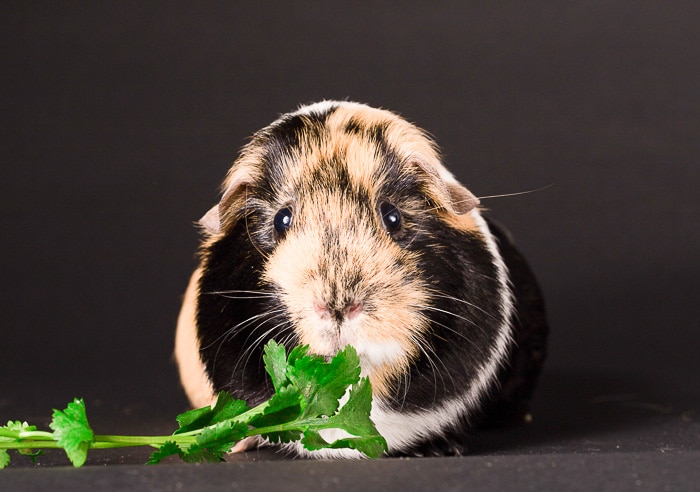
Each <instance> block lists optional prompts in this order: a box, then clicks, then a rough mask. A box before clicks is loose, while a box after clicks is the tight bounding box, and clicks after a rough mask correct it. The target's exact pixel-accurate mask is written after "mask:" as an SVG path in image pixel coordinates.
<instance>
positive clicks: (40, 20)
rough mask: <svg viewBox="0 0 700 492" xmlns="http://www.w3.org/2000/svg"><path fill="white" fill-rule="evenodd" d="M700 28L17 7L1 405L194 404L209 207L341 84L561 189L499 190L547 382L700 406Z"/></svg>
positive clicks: (6, 132)
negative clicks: (201, 240) (631, 383)
mask: <svg viewBox="0 0 700 492" xmlns="http://www.w3.org/2000/svg"><path fill="white" fill-rule="evenodd" d="M699 25H700V9H699V8H698V4H697V2H673V3H669V2H651V1H649V2H646V1H644V2H631V1H630V2H625V1H614V2H610V1H601V2H546V1H540V2H528V3H527V4H526V3H524V2H509V3H498V4H496V3H490V2H478V3H477V2H473V3H471V2H431V3H427V2H425V3H423V2H401V3H397V2H366V3H365V2H342V1H333V2H286V3H285V2H280V3H279V4H276V3H267V2H251V3H250V4H246V5H244V4H242V3H241V4H238V3H234V2H229V3H206V2H194V3H165V2H162V3H161V2H154V3H147V4H142V3H141V2H114V3H108V2H84V3H82V2H67V3H62V2H61V3H59V2H43V3H42V2H38V3H37V2H7V1H5V2H3V3H2V6H0V53H1V54H0V128H1V129H2V134H1V137H0V165H1V166H2V167H1V175H0V220H1V222H0V224H1V225H2V234H0V272H1V274H0V293H1V295H0V313H1V315H2V322H1V323H0V334H1V335H2V337H1V339H0V388H2V394H0V418H2V419H5V418H10V417H13V418H14V417H15V416H12V415H5V414H6V412H9V409H17V408H30V409H31V411H32V412H36V414H37V415H43V413H41V411H43V410H44V407H41V408H39V406H40V405H44V406H51V405H53V406H57V405H61V404H63V403H64V402H65V401H67V400H68V399H70V398H72V397H73V396H77V395H81V396H85V397H86V398H87V399H88V400H89V399H91V398H92V399H94V400H96V401H99V402H103V403H104V404H105V405H109V404H113V405H119V404H120V403H118V402H119V401H123V400H124V399H125V398H126V399H129V401H132V400H133V401H146V400H149V399H150V400H149V401H155V402H162V403H163V405H165V406H164V408H167V409H173V414H174V412H175V411H178V410H180V409H181V408H182V407H183V406H184V405H185V401H184V398H183V397H182V395H181V393H180V389H179V386H178V382H177V379H176V373H175V369H174V366H173V364H172V362H171V350H172V341H173V330H174V326H175V320H176V316H177V312H178V308H179V301H180V296H181V294H182V293H183V291H184V288H185V285H186V282H187V279H188V276H189V274H190V272H191V270H192V269H193V267H194V265H195V260H194V253H195V248H196V244H197V233H196V231H195V228H194V227H193V225H192V223H193V221H194V220H196V219H197V218H199V216H200V215H201V214H202V213H203V212H204V211H206V210H207V209H208V207H210V206H211V205H212V204H213V203H214V202H215V201H216V200H217V193H218V184H219V182H220V180H221V179H222V178H223V176H224V173H225V172H226V170H227V169H228V167H229V165H230V162H231V161H232V160H233V159H234V158H235V156H236V154H237V150H238V149H239V148H240V146H241V145H242V144H243V143H244V142H245V141H246V137H247V136H249V135H250V134H251V133H252V132H253V131H255V130H256V129H258V128H260V127H262V126H264V125H266V124H267V123H269V122H270V121H272V120H273V119H274V118H275V117H276V116H277V115H278V114H279V113H282V112H286V111H289V110H292V109H294V108H295V107H296V106H297V105H299V104H300V103H305V102H311V101H316V100H319V99H324V98H340V99H351V100H357V101H360V102H366V103H369V104H372V105H376V106H382V107H385V108H388V109H392V110H395V111H398V112H399V113H401V114H402V115H403V116H405V117H406V118H408V119H409V120H412V121H414V122H416V123H418V124H419V125H420V126H422V127H424V128H425V129H427V130H428V131H429V132H431V133H432V134H433V135H435V137H436V139H437V140H438V142H439V144H440V145H441V147H442V148H443V150H444V152H445V155H446V160H447V163H448V165H449V166H450V167H451V169H452V170H453V171H454V172H455V173H456V174H457V175H458V177H459V178H460V179H461V180H462V181H463V182H465V183H466V184H467V185H468V186H469V187H470V188H471V189H472V191H474V192H475V194H477V195H479V196H490V195H499V194H508V193H516V192H522V191H527V190H534V189H539V188H543V187H547V186H549V185H551V186H550V187H548V188H546V189H544V190H541V191H536V192H533V193H529V194H524V195H518V196H511V197H502V198H492V199H485V200H484V202H483V203H484V204H485V205H486V206H487V207H488V208H489V209H490V211H491V214H492V215H493V216H494V217H496V218H497V219H498V220H500V221H501V222H503V223H505V224H506V225H507V226H508V227H509V228H510V229H511V231H512V233H513V234H514V236H515V237H516V240H517V242H518V244H519V246H520V248H521V249H522V250H523V251H524V252H525V254H526V255H527V257H528V258H529V260H530V262H531V264H532V266H533V267H534V269H535V270H536V272H537V273H538V275H539V278H540V281H541V283H542V286H543V289H544V291H545V294H546V297H547V301H548V310H549V315H550V319H551V324H552V337H551V346H550V358H549V361H548V371H549V374H550V375H552V376H550V377H552V378H555V379H556V378H558V379H557V381H559V383H558V384H559V386H567V383H566V381H567V378H569V377H571V378H572V381H573V380H574V379H576V378H579V379H580V377H581V376H582V375H584V376H585V375H589V376H590V375H598V376H596V377H587V376H586V377H583V379H584V380H586V381H590V382H591V383H590V384H596V381H599V382H600V381H610V380H613V379H614V378H618V377H619V378H623V377H628V376H630V375H631V376H632V377H634V378H636V379H637V380H639V381H641V382H643V385H652V386H656V387H659V388H663V389H665V390H669V389H670V390H672V391H673V392H674V393H675V394H683V395H686V396H687V397H688V398H690V400H692V401H691V404H696V403H697V398H698V396H699V395H698V387H700V384H699V380H698V372H700V371H698V369H699V367H698V363H697V352H698V346H699V345H700V335H699V332H700V330H698V321H697V315H696V311H697V304H698V300H699V299H700V295H699V294H700V287H699V285H700V283H699V282H698V275H700V253H699V247H700V227H699V226H698V218H699V217H700V200H698V198H697V195H696V192H697V188H698V185H700V165H699V162H698V161H699V158H700V139H699V138H698V137H699V132H700V90H699V88H698V82H699V81H700V29H699V28H698V26H699ZM596 378H597V379H596ZM620 390H621V389H620ZM540 398H541V399H542V401H543V402H545V403H546V401H547V398H556V395H549V396H548V395H546V394H545V395H541V396H540ZM685 401H688V400H687V399H686V400H685ZM3 408H4V410H3Z"/></svg>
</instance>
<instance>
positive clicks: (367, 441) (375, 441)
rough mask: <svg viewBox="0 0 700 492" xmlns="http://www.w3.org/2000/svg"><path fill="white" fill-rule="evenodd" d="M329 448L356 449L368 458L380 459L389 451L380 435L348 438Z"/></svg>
mask: <svg viewBox="0 0 700 492" xmlns="http://www.w3.org/2000/svg"><path fill="white" fill-rule="evenodd" d="M328 447H329V448H333V449H338V448H350V449H356V450H357V451H359V452H360V453H362V454H364V455H365V456H367V457H368V458H379V457H380V456H381V455H382V454H383V453H384V452H386V451H388V449H387V445H386V441H385V440H384V438H383V437H382V436H380V435H378V434H377V435H376V436H370V437H348V438H343V439H338V440H337V441H333V442H332V443H331V444H330V445H329V446H328Z"/></svg>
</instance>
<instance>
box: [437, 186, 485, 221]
mask: <svg viewBox="0 0 700 492" xmlns="http://www.w3.org/2000/svg"><path fill="white" fill-rule="evenodd" d="M445 186H446V187H447V193H448V194H449V195H450V203H451V205H452V208H453V209H454V211H455V212H457V213H458V214H460V215H461V214H466V213H467V212H469V211H470V210H472V209H474V208H476V207H478V206H479V203H480V202H479V199H478V198H477V197H475V196H474V194H473V193H472V192H471V191H469V190H468V189H466V188H465V187H464V186H462V185H461V184H459V183H457V182H454V183H450V182H448V183H445Z"/></svg>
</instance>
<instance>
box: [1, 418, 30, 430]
mask: <svg viewBox="0 0 700 492" xmlns="http://www.w3.org/2000/svg"><path fill="white" fill-rule="evenodd" d="M3 428H4V429H8V430H11V431H17V432H22V431H35V430H36V425H29V424H28V423H27V422H21V421H19V420H15V421H12V420H10V421H8V422H7V425H6V426H4V427H3Z"/></svg>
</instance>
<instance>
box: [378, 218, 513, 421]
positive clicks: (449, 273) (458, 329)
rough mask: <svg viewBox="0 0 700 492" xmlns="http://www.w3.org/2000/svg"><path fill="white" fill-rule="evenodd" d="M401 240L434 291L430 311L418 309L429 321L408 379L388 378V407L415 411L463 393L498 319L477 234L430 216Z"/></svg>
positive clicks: (489, 265) (488, 262)
mask: <svg viewBox="0 0 700 492" xmlns="http://www.w3.org/2000/svg"><path fill="white" fill-rule="evenodd" d="M406 241H407V245H406V247H407V249H410V250H413V251H415V252H417V253H419V254H420V255H421V256H420V260H419V267H420V269H421V270H422V272H423V273H422V275H421V276H422V277H423V278H425V279H427V281H428V283H429V285H430V288H431V289H432V290H433V291H434V294H435V295H434V296H433V297H432V299H431V302H430V305H431V307H432V308H433V309H425V310H424V315H425V316H426V317H427V318H428V319H430V320H431V321H430V328H429V335H428V337H427V339H428V346H427V347H424V351H423V352H422V353H421V354H420V356H419V357H418V359H417V360H416V361H415V362H414V363H413V364H412V365H411V371H410V374H409V377H408V378H406V379H402V378H399V379H397V380H396V381H395V382H394V386H393V393H394V394H395V397H394V399H393V400H392V401H391V402H390V406H391V407H392V408H393V409H395V410H402V411H418V410H424V409H426V407H430V406H433V405H438V404H440V403H441V402H443V401H444V400H445V399H448V398H452V397H454V396H457V395H460V394H463V393H464V391H465V390H466V388H467V387H468V386H469V385H470V384H471V382H472V381H473V379H474V377H475V375H476V373H477V370H478V368H479V367H480V366H482V365H483V364H484V362H485V361H486V360H487V356H488V351H489V349H490V348H491V347H493V346H494V344H495V342H496V339H497V336H498V334H499V330H500V326H501V323H502V319H503V317H502V314H501V312H500V311H501V308H500V304H499V300H500V296H499V295H498V294H497V293H498V292H499V285H498V282H497V280H496V273H497V272H496V267H495V266H494V264H493V257H492V255H491V254H490V252H489V251H488V249H487V247H486V245H485V244H484V243H483V241H482V240H481V239H480V238H479V237H477V236H476V235H474V234H470V233H465V232H460V231H457V230H454V229H450V228H449V227H447V226H446V225H445V224H443V223H441V222H440V221H439V220H438V219H436V218H432V219H430V220H429V221H428V222H427V223H424V224H423V230H422V231H421V232H420V233H419V234H418V235H417V236H416V237H412V238H408V239H406ZM426 251H429V252H430V253H428V254H423V252H426ZM443 296H444V297H443ZM448 296H451V297H454V298H456V299H453V298H450V297H448ZM464 301H466V302H464ZM406 382H408V384H409V385H408V387H407V386H406Z"/></svg>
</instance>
